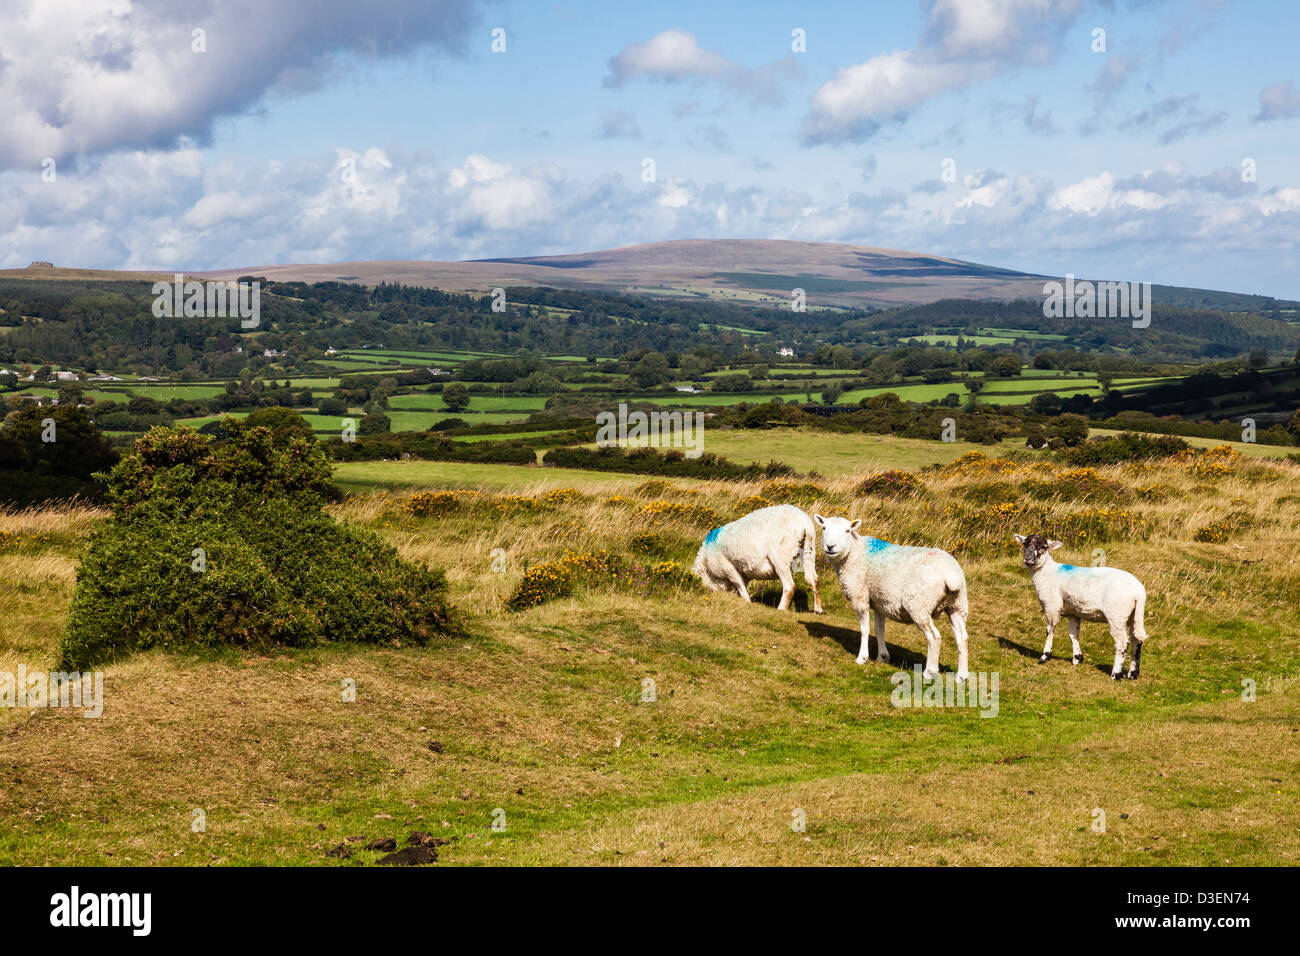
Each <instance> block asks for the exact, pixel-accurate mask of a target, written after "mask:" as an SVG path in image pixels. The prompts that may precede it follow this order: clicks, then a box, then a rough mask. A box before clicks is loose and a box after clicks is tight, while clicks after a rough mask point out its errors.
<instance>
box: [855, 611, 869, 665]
mask: <svg viewBox="0 0 1300 956" xmlns="http://www.w3.org/2000/svg"><path fill="white" fill-rule="evenodd" d="M870 613H871V611H870V609H868V610H865V611H858V632H859V633H860V634H861V635H862V643H861V644H859V645H858V659H857V661H856V662H855V663H858V664H865V663H866V662H867V659H868V658H869V657H870V656H871V648H870V640H871V627H870V625H869V624H868V623H867V616H868V615H869V614H870Z"/></svg>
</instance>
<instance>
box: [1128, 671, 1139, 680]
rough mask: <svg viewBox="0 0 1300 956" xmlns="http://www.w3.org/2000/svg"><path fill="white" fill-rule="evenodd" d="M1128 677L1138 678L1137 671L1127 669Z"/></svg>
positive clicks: (1130, 678) (1131, 678)
mask: <svg viewBox="0 0 1300 956" xmlns="http://www.w3.org/2000/svg"><path fill="white" fill-rule="evenodd" d="M1128 679H1129V680H1137V679H1138V672H1137V671H1129V672H1128Z"/></svg>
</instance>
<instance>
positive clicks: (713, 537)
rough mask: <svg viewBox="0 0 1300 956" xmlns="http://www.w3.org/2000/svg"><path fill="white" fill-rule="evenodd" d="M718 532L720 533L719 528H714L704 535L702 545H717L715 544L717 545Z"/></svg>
mask: <svg viewBox="0 0 1300 956" xmlns="http://www.w3.org/2000/svg"><path fill="white" fill-rule="evenodd" d="M720 531H722V529H721V528H714V529H713V530H712V531H710V532H709V533H708V534H706V535H705V536H704V543H705V544H717V543H718V533H719V532H720Z"/></svg>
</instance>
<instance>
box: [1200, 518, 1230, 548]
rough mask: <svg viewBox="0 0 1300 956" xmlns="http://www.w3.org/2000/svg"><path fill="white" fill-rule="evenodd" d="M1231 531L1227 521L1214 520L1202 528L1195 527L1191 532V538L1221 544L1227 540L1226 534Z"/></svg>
mask: <svg viewBox="0 0 1300 956" xmlns="http://www.w3.org/2000/svg"><path fill="white" fill-rule="evenodd" d="M1231 532H1232V526H1231V524H1229V523H1228V522H1227V521H1215V522H1212V523H1211V524H1207V525H1206V526H1205V527H1203V528H1197V529H1196V531H1195V532H1194V533H1193V534H1192V540H1193V541H1203V542H1206V543H1209V544H1223V543H1224V542H1225V541H1227V540H1228V535H1229V534H1230V533H1231Z"/></svg>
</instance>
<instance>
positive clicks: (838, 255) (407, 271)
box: [202, 239, 1296, 311]
mask: <svg viewBox="0 0 1300 956" xmlns="http://www.w3.org/2000/svg"><path fill="white" fill-rule="evenodd" d="M202 275H205V276H208V277H211V278H223V279H232V278H237V277H238V276H241V275H258V276H265V277H266V278H268V279H275V280H279V281H300V282H313V283H314V282H326V281H337V282H359V283H362V284H364V285H374V284H377V283H380V282H400V283H403V284H405V285H419V286H436V287H437V288H440V289H448V290H455V291H486V290H488V289H491V288H493V287H497V286H501V287H507V286H521V285H522V286H550V287H555V288H564V289H582V290H588V291H606V292H622V293H630V294H644V295H651V296H658V297H663V296H672V297H688V298H708V299H721V300H726V301H734V302H740V303H750V304H766V305H785V304H788V303H789V302H790V296H791V291H792V290H793V289H795V288H802V289H804V290H805V292H806V294H807V298H808V301H809V302H810V303H815V304H818V305H828V306H840V307H849V308H861V307H864V306H874V307H885V306H891V305H905V304H920V303H927V302H934V301H937V300H940V299H958V298H961V299H997V300H1004V301H1006V300H1013V299H1020V298H1025V299H1041V297H1042V294H1043V283H1044V281H1046V280H1047V279H1049V278H1051V277H1050V276H1045V275H1035V274H1033V273H1027V272H1018V271H1015V270H1011V269H1003V268H999V267H996V266H990V265H982V264H979V263H975V262H967V261H964V260H961V259H953V258H948V257H945V256H935V255H928V254H925V253H920V252H907V251H903V250H899V249H887V248H883V247H879V246H857V245H849V244H846V243H838V242H795V241H791V240H783V239H682V240H676V241H672V242H652V243H645V244H642V245H634V246H623V247H621V248H618V249H607V250H604V251H599V252H581V253H574V254H571V255H559V256H528V257H519V258H496V259H479V260H471V261H466V262H427V261H422V260H392V261H376V262H346V263H321V264H298V265H294V264H286V265H264V266H249V267H243V268H239V269H221V270H216V271H213V272H205V273H202ZM1154 291H1155V295H1156V301H1157V302H1160V303H1161V304H1168V305H1183V306H1191V307H1197V308H1224V309H1237V310H1252V311H1255V310H1262V309H1272V308H1282V307H1290V306H1294V305H1296V303H1281V302H1280V301H1279V300H1274V299H1272V298H1270V297H1268V296H1253V295H1247V294H1239V293H1231V292H1215V291H1211V290H1204V289H1184V288H1180V287H1175V286H1158V287H1156V288H1155V290H1154Z"/></svg>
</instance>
